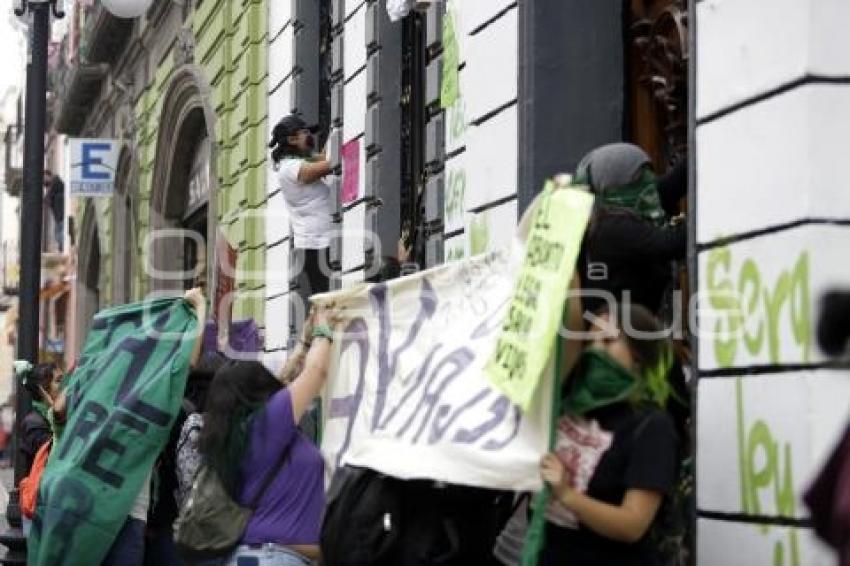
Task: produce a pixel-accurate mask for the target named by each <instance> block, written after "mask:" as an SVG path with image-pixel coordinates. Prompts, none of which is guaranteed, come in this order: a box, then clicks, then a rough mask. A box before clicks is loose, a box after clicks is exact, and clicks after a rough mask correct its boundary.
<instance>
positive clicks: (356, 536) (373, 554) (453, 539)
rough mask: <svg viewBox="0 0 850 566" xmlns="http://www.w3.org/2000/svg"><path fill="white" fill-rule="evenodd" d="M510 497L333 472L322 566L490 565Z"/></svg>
mask: <svg viewBox="0 0 850 566" xmlns="http://www.w3.org/2000/svg"><path fill="white" fill-rule="evenodd" d="M512 503H513V493H512V492H505V491H497V490H490V489H482V488H474V487H466V486H458V485H446V484H436V483H435V482H434V481H431V480H399V479H396V478H393V477H389V476H385V475H383V474H380V473H378V472H376V471H374V470H370V469H367V468H354V467H348V466H346V467H343V468H340V469H338V470H337V473H336V475H335V476H334V479H333V481H332V482H331V487H330V489H329V491H328V503H327V506H326V508H325V517H324V521H323V523H322V534H321V548H322V559H323V565H324V566H425V565H428V566H437V565H440V566H468V565H469V564H479V565H483V564H490V563H491V560H492V558H491V557H492V551H493V546H494V543H495V540H496V537H497V536H498V534H499V532H501V530H502V528H503V527H504V525H505V523H506V522H507V520H508V519H509V518H510V515H511V509H512Z"/></svg>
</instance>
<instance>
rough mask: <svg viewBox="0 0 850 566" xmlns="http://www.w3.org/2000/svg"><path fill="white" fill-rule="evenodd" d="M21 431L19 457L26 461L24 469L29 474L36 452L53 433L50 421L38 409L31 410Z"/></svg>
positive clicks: (22, 423)
mask: <svg viewBox="0 0 850 566" xmlns="http://www.w3.org/2000/svg"><path fill="white" fill-rule="evenodd" d="M20 432H21V436H20V439H21V440H20V444H19V445H18V457H19V458H20V459H21V461H22V462H23V463H24V468H23V469H24V470H26V474H29V471H30V468H32V462H33V460H34V459H35V454H36V452H38V449H39V448H41V447H42V445H43V444H44V443H45V442H47V441H48V440H50V437H51V435H52V433H51V431H50V423H48V422H47V419H45V418H44V417H42V416H41V415H40V414H39V413H38V411H30V412H29V413H27V414H26V416H25V417H24V420H23V421H22V422H21V429H20Z"/></svg>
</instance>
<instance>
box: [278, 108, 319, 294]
mask: <svg viewBox="0 0 850 566" xmlns="http://www.w3.org/2000/svg"><path fill="white" fill-rule="evenodd" d="M316 130H317V128H311V127H308V126H307V123H306V122H304V120H302V119H301V118H300V117H299V116H296V115H289V116H285V117H284V118H283V119H281V121H280V122H278V123H277V125H276V126H275V127H274V128H273V129H272V139H271V142H269V147H270V148H271V149H272V160H273V161H274V163H275V170H276V171H277V186H278V188H279V189H280V191H281V193H283V198H284V200H285V201H286V206H287V208H288V209H289V215H290V221H291V223H292V233H293V236H294V247H295V253H296V257H297V258H298V261H299V262H300V261H303V266H304V267H303V273H304V274H305V275H306V279H307V282H308V283H309V287H310V289H309V293H306V295H304V296H310V295H312V294H315V293H323V292H325V291H327V290H328V289H329V288H330V285H329V280H328V275H329V272H330V268H329V267H328V248H329V246H330V238H331V225H332V218H331V214H332V213H331V199H330V195H331V186H330V184H328V182H327V181H326V180H325V176H327V175H329V174H330V172H331V165H330V162H328V159H327V157H326V156H325V150H322V152H321V153H319V154H315V153H314V150H315V146H316V141H315V138H314V137H313V135H314V134H315V132H316ZM302 281H303V279H302Z"/></svg>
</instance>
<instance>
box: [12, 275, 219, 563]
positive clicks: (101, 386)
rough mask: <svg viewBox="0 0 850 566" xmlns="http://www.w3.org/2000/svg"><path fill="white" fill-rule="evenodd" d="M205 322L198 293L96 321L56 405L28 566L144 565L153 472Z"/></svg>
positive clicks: (132, 307)
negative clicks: (54, 434) (56, 430)
mask: <svg viewBox="0 0 850 566" xmlns="http://www.w3.org/2000/svg"><path fill="white" fill-rule="evenodd" d="M187 303H188V304H187ZM192 311H194V312H192ZM205 318H206V303H205V299H204V297H203V295H202V293H201V291H200V290H199V289H193V290H191V291H189V292H187V293H186V295H185V296H184V299H177V300H175V299H160V300H157V301H151V302H146V303H139V304H134V305H124V306H120V307H115V308H112V309H107V310H105V311H102V312H100V313H98V314H97V315H96V316H95V319H94V322H93V324H92V328H91V331H90V332H89V336H88V338H87V340H86V347H85V348H84V351H83V354H82V357H81V359H80V362H79V365H78V367H77V369H76V370H75V371H74V373H73V374H72V376H71V378H70V379H69V382H68V384H67V387H66V390H65V391H63V393H62V394H60V395H59V396H58V398H57V400H56V402H55V403H54V406H53V407H54V411H55V412H56V413H57V414H58V415H63V414H65V413H67V425H66V427H65V430H64V431H63V433H62V434H61V436H60V437H59V438H58V440H57V443H56V447H55V449H54V450H53V453H52V454H51V457H50V461H49V463H48V465H47V467H46V469H45V471H44V475H43V477H42V481H41V487H40V490H39V499H38V502H37V510H36V515H35V518H34V520H33V529H32V534H31V536H30V537H29V540H28V549H29V552H28V560H29V564H32V565H42V564H43V565H49V564H59V563H61V564H66V565H72V566H74V565H80V566H83V565H86V566H88V565H91V564H116V565H117V564H120V565H122V566H140V565H141V564H142V560H143V554H144V540H143V537H144V526H145V519H146V518H147V509H148V505H149V501H150V489H149V488H150V485H149V484H150V478H151V470H152V468H153V465H154V461H155V460H156V458H157V456H158V454H159V453H160V452H161V451H162V449H163V448H164V446H165V444H166V442H167V440H168V435H169V433H170V430H171V427H172V425H173V423H174V419H175V417H176V416H177V413H178V411H179V408H180V404H181V400H182V395H183V391H184V389H185V387H186V376H187V373H188V370H189V367H190V365H191V364H193V363H196V361H197V359H198V355H199V353H200V346H201V340H202V334H201V332H200V329H202V328H203V323H204V320H205ZM66 394H67V395H66ZM66 403H67V404H66ZM65 407H67V411H66V410H65Z"/></svg>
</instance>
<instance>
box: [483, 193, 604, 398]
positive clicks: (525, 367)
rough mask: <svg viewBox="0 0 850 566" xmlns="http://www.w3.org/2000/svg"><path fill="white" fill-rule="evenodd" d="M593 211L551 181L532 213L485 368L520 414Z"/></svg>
mask: <svg viewBox="0 0 850 566" xmlns="http://www.w3.org/2000/svg"><path fill="white" fill-rule="evenodd" d="M592 208H593V196H592V195H591V194H590V193H589V192H587V191H586V190H582V189H577V188H561V187H560V186H556V185H555V182H554V181H550V182H548V183H547V184H546V187H545V188H544V190H543V195H541V197H540V202H539V204H538V205H537V209H536V210H535V211H534V213H533V214H534V217H533V223H532V225H531V232H530V234H529V236H528V243H527V245H526V250H525V259H524V261H523V264H522V271H520V273H519V276H518V277H517V284H516V290H515V291H514V296H513V299H512V301H511V304H510V307H509V308H508V314H507V316H506V317H505V321H504V323H503V325H502V332H501V334H500V336H499V340H498V341H497V343H496V350H495V352H494V353H493V357H492V358H491V359H490V361H489V362H488V364H487V366H486V367H485V368H484V371H485V373H486V374H487V376H488V377H489V378H490V381H491V382H492V383H493V385H495V386H496V387H497V388H498V389H499V390H500V391H501V392H502V393H504V394H505V395H506V396H507V397H508V398H509V399H510V400H511V401H513V402H514V403H516V404H517V405H519V406H520V407H521V408H522V409H523V410H524V411H526V410H528V407H529V405H530V404H531V400H532V398H533V397H534V391H535V389H536V388H537V383H538V382H539V381H540V377H541V376H542V375H543V370H544V368H545V367H546V363H547V362H548V360H549V357H550V355H551V353H552V345H553V344H554V339H555V336H556V334H557V332H558V328H559V325H560V322H561V316H562V314H563V310H564V301H565V300H566V298H567V290H568V288H569V286H570V280H571V279H572V276H573V271H574V270H575V265H576V261H577V259H578V254H579V248H580V247H581V240H582V237H583V236H584V230H585V228H586V227H587V222H588V220H589V219H590V212H591V209H592Z"/></svg>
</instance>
